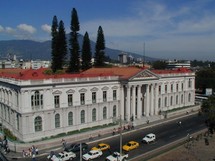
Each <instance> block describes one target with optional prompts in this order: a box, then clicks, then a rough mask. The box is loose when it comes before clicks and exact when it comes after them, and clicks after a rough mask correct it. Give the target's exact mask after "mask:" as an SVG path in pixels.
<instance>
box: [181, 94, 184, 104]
mask: <svg viewBox="0 0 215 161" xmlns="http://www.w3.org/2000/svg"><path fill="white" fill-rule="evenodd" d="M183 102H184V95H183V94H182V95H181V103H183Z"/></svg>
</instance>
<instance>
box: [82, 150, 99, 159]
mask: <svg viewBox="0 0 215 161" xmlns="http://www.w3.org/2000/svg"><path fill="white" fill-rule="evenodd" d="M102 154H103V153H102V151H101V150H91V151H89V152H88V153H86V154H84V155H83V157H82V158H83V159H84V160H92V159H95V158H99V157H100V156H102Z"/></svg>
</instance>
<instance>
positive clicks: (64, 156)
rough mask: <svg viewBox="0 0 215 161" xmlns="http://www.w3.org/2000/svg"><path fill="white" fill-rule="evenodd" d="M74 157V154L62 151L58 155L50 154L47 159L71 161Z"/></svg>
mask: <svg viewBox="0 0 215 161" xmlns="http://www.w3.org/2000/svg"><path fill="white" fill-rule="evenodd" d="M75 157H76V154H75V153H73V152H65V151H64V152H60V153H54V152H51V153H50V155H49V156H48V157H47V158H48V159H49V160H51V161H66V160H73V159H74V158H75Z"/></svg>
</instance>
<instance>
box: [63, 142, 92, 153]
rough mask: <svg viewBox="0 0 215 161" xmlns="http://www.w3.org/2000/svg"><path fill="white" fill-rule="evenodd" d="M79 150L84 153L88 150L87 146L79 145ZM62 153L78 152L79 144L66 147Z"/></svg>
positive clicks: (84, 144)
mask: <svg viewBox="0 0 215 161" xmlns="http://www.w3.org/2000/svg"><path fill="white" fill-rule="evenodd" d="M81 148H82V151H86V150H87V149H88V144H86V143H81ZM64 151H66V152H80V144H78V143H75V144H70V145H67V146H66V147H65V148H64Z"/></svg>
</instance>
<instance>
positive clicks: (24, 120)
mask: <svg viewBox="0 0 215 161" xmlns="http://www.w3.org/2000/svg"><path fill="white" fill-rule="evenodd" d="M43 71H44V69H39V70H25V71H22V72H20V71H19V72H17V74H14V72H13V73H12V74H10V73H8V72H6V73H1V74H0V117H1V122H2V124H3V126H5V127H7V128H8V129H10V130H11V131H12V132H13V134H15V135H16V136H17V137H18V138H19V139H20V140H22V141H25V142H28V141H33V140H38V139H41V138H43V137H50V136H53V135H57V134H60V133H67V132H70V131H75V130H80V129H83V128H88V127H93V126H98V125H103V124H109V123H112V122H113V121H115V120H116V119H118V118H119V116H121V118H122V119H123V120H126V121H128V122H129V121H135V120H139V119H141V118H143V117H151V116H154V115H161V114H162V113H163V112H165V111H168V110H171V109H174V108H180V107H184V106H192V105H194V98H195V88H194V85H195V84H194V83H195V73H193V72H191V71H190V70H187V69H184V68H183V69H178V70H175V71H173V70H171V71H170V70H169V71H166V70H165V71H164V70H163V71H159V70H148V69H141V68H134V67H126V68H98V69H97V68H92V69H89V70H87V71H85V72H83V73H81V74H76V75H75V74H67V75H58V76H56V75H55V76H47V75H44V74H43Z"/></svg>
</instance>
